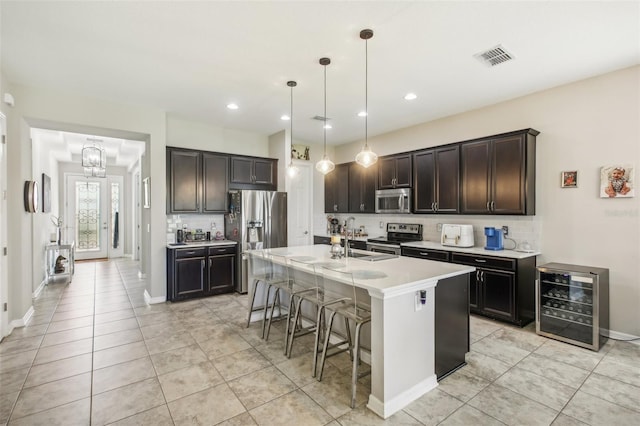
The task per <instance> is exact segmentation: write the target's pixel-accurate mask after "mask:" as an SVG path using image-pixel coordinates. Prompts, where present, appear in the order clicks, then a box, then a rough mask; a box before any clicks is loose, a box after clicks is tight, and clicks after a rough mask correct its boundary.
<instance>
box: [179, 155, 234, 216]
mask: <svg viewBox="0 0 640 426" xmlns="http://www.w3.org/2000/svg"><path fill="white" fill-rule="evenodd" d="M228 165H229V158H228V157H227V156H226V155H224V154H214V153H207V152H202V151H193V150H187V149H179V148H167V190H168V196H167V213H224V212H226V211H227V192H228V189H229V188H228V184H227V182H228V169H229V166H228Z"/></svg>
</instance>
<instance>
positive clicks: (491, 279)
mask: <svg viewBox="0 0 640 426" xmlns="http://www.w3.org/2000/svg"><path fill="white" fill-rule="evenodd" d="M479 271H480V273H481V274H482V277H481V279H482V310H483V311H484V313H486V314H487V315H491V316H498V317H502V318H504V319H506V320H509V321H513V320H514V319H515V274H514V273H513V272H505V271H496V270H490V269H479Z"/></svg>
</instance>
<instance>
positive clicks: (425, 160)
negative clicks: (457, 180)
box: [413, 150, 457, 213]
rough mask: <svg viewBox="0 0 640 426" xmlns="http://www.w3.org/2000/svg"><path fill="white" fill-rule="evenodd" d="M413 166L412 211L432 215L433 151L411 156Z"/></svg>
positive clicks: (434, 172) (434, 164)
mask: <svg viewBox="0 0 640 426" xmlns="http://www.w3.org/2000/svg"><path fill="white" fill-rule="evenodd" d="M413 164H414V173H413V201H414V203H413V211H414V212H415V213H433V212H434V211H435V202H436V190H435V189H436V154H435V151H434V150H428V151H422V152H418V153H415V154H413ZM456 192H457V191H456Z"/></svg>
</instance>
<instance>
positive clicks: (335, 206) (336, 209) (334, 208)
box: [333, 204, 338, 212]
mask: <svg viewBox="0 0 640 426" xmlns="http://www.w3.org/2000/svg"><path fill="white" fill-rule="evenodd" d="M333 211H334V212H337V211H338V205H337V204H334V205H333Z"/></svg>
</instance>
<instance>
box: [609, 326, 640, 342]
mask: <svg viewBox="0 0 640 426" xmlns="http://www.w3.org/2000/svg"><path fill="white" fill-rule="evenodd" d="M600 334H602V335H603V336H606V337H610V338H612V339H614V340H636V339H640V336H634V335H633V334H627V333H621V332H619V331H614V330H607V329H606V328H601V329H600ZM631 343H636V344H640V341H638V340H636V342H631Z"/></svg>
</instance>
